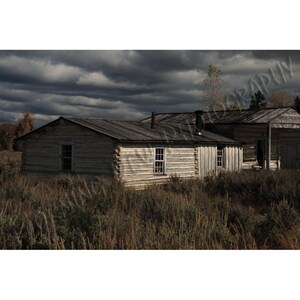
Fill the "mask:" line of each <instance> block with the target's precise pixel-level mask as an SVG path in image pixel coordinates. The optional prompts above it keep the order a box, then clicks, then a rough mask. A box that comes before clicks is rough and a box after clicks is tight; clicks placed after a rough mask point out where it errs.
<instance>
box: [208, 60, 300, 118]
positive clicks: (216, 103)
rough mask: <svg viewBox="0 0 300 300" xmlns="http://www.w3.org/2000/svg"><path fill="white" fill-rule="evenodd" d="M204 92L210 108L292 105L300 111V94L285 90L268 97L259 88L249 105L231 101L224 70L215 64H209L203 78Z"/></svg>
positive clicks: (252, 107) (256, 107)
mask: <svg viewBox="0 0 300 300" xmlns="http://www.w3.org/2000/svg"><path fill="white" fill-rule="evenodd" d="M203 93H204V97H205V98H206V99H207V100H208V102H209V107H208V108H209V109H210V110H223V109H231V110H235V109H242V108H249V109H259V108H264V107H284V106H292V107H294V108H295V109H296V110H297V111H298V112H299V113H300V98H299V96H296V97H294V96H291V95H289V94H288V93H287V92H285V91H283V90H274V91H273V92H272V93H271V95H270V96H269V98H268V99H266V97H265V95H264V94H263V93H262V92H261V91H260V90H257V91H256V92H255V93H254V95H252V96H251V101H250V104H249V107H241V103H240V102H239V101H236V102H229V101H228V99H227V98H228V96H227V94H226V92H225V90H224V86H223V80H222V72H221V70H220V69H219V68H218V67H217V66H215V65H209V66H208V70H207V73H206V77H205V78H204V80H203Z"/></svg>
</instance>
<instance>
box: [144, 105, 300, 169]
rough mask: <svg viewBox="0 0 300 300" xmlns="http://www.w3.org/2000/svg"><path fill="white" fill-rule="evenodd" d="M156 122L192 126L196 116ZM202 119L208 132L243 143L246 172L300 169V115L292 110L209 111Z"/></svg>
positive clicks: (169, 116)
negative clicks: (252, 170) (250, 170)
mask: <svg viewBox="0 0 300 300" xmlns="http://www.w3.org/2000/svg"><path fill="white" fill-rule="evenodd" d="M156 119H157V122H159V123H162V124H192V123H193V122H194V120H195V116H194V113H169V114H168V113H161V114H157V115H156ZM202 119H203V123H204V124H205V125H204V128H205V129H207V130H210V131H212V132H215V133H217V134H220V135H223V136H227V137H229V138H233V139H235V140H239V141H241V142H242V143H243V163H242V169H253V168H255V169H256V168H257V169H271V170H279V169H300V115H299V113H298V112H297V111H296V110H294V109H293V108H292V107H281V108H262V109H243V110H223V111H207V112H204V113H203V115H202ZM142 121H143V122H149V118H146V119H144V120H142Z"/></svg>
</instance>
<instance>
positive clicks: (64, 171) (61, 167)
mask: <svg viewBox="0 0 300 300" xmlns="http://www.w3.org/2000/svg"><path fill="white" fill-rule="evenodd" d="M64 146H71V156H63V147H64ZM63 159H71V169H70V170H66V169H63V166H64V163H63ZM59 171H60V172H63V173H71V172H74V143H69V142H61V143H59Z"/></svg>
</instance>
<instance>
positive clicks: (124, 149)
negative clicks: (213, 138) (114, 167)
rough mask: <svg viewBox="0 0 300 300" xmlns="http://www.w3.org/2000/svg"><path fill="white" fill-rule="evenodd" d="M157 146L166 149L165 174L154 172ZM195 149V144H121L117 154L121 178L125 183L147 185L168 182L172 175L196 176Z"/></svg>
mask: <svg viewBox="0 0 300 300" xmlns="http://www.w3.org/2000/svg"><path fill="white" fill-rule="evenodd" d="M155 148H164V149H165V155H166V157H165V159H166V174H165V175H157V174H154V160H155V159H154V154H155ZM195 151H196V150H195V147H194V146H172V147H168V146H165V145H151V144H149V145H147V146H145V145H139V144H136V145H134V144H130V145H126V144H123V145H119V147H118V154H117V160H118V174H119V179H120V180H121V181H122V182H123V183H124V184H125V185H130V186H146V185H149V184H151V183H163V182H166V181H167V180H168V179H169V178H170V177H171V176H180V177H184V178H193V177H196V173H195V172H196V167H195V155H196V153H195Z"/></svg>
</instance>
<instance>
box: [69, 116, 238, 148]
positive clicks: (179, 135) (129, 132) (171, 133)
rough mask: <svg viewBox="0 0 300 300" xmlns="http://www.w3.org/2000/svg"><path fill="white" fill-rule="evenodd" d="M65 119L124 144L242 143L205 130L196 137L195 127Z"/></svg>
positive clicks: (96, 119)
mask: <svg viewBox="0 0 300 300" xmlns="http://www.w3.org/2000/svg"><path fill="white" fill-rule="evenodd" d="M64 119H66V120H69V121H71V122H74V123H76V124H79V125H81V126H84V127H86V128H89V129H92V130H94V131H96V132H99V133H101V134H104V135H107V136H109V137H111V138H114V139H116V140H120V141H124V142H126V141H128V142H130V141H135V142H139V141H140V142H155V141H159V142H199V143H201V142H202V143H229V144H232V143H240V142H238V141H236V140H233V139H230V138H227V137H224V136H222V135H219V134H215V133H213V132H210V131H207V130H203V131H202V134H201V135H195V134H194V131H195V129H194V126H187V125H182V124H156V126H155V128H154V129H152V128H151V127H150V126H149V124H147V123H144V122H141V121H121V120H105V119H99V118H77V117H70V118H64Z"/></svg>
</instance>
